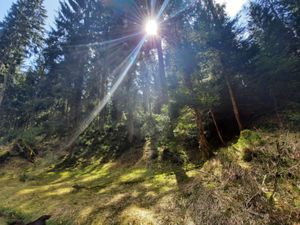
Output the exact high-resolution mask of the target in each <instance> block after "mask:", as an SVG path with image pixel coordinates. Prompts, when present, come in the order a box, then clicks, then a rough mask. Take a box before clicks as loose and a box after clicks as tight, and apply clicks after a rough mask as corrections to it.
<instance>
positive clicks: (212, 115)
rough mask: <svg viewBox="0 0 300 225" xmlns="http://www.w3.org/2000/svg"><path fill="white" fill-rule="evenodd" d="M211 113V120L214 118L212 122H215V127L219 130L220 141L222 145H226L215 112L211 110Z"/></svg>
mask: <svg viewBox="0 0 300 225" xmlns="http://www.w3.org/2000/svg"><path fill="white" fill-rule="evenodd" d="M209 113H210V115H211V118H212V120H213V122H214V125H215V127H216V130H217V133H218V136H219V139H220V141H221V142H222V144H223V145H225V142H224V139H223V137H222V134H221V131H220V129H219V126H218V123H217V121H216V117H215V114H214V113H213V111H212V110H211V109H210V110H209Z"/></svg>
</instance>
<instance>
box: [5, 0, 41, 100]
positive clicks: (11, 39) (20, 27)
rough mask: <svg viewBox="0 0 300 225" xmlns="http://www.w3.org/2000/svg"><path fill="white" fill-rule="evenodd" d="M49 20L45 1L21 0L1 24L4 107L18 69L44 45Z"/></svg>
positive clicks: (14, 5) (14, 4)
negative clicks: (46, 25)
mask: <svg viewBox="0 0 300 225" xmlns="http://www.w3.org/2000/svg"><path fill="white" fill-rule="evenodd" d="M45 17H46V12H45V9H44V6H43V0H18V1H17V2H16V3H13V5H12V7H11V9H10V11H9V13H8V15H7V16H6V17H5V18H4V21H3V22H1V23H0V29H1V35H0V74H1V75H0V76H1V83H2V84H1V86H2V87H1V90H0V105H1V104H2V101H3V99H4V97H5V93H6V91H7V90H8V89H10V88H11V87H12V85H13V77H14V74H15V72H16V71H17V69H18V66H20V65H21V64H22V61H23V60H24V58H25V57H26V56H28V55H29V54H30V52H32V51H33V52H35V51H36V50H37V48H38V47H40V46H41V45H42V41H43V34H44V19H45ZM8 101H9V100H8Z"/></svg>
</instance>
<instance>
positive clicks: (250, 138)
mask: <svg viewBox="0 0 300 225" xmlns="http://www.w3.org/2000/svg"><path fill="white" fill-rule="evenodd" d="M260 144H262V139H261V137H260V135H259V134H258V133H257V132H255V131H251V130H243V131H242V132H241V134H240V137H239V139H238V141H237V143H236V144H234V147H235V148H236V149H238V150H243V149H245V148H249V147H250V146H252V145H260Z"/></svg>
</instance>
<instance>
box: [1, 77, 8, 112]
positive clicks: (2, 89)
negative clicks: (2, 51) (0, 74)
mask: <svg viewBox="0 0 300 225" xmlns="http://www.w3.org/2000/svg"><path fill="white" fill-rule="evenodd" d="M6 85H7V74H4V81H3V86H2V88H1V90H0V108H1V106H2V102H3V99H4V94H5V89H6Z"/></svg>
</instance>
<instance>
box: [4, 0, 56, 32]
mask: <svg viewBox="0 0 300 225" xmlns="http://www.w3.org/2000/svg"><path fill="white" fill-rule="evenodd" d="M0 1H1V3H0V20H2V19H3V17H4V16H5V15H6V14H7V12H8V10H9V8H10V7H11V5H12V3H13V2H15V1H16V0H0ZM58 7H59V0H45V8H46V9H47V15H48V19H47V21H46V25H47V27H49V26H50V25H52V24H53V21H54V17H55V16H56V14H57V11H58Z"/></svg>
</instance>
